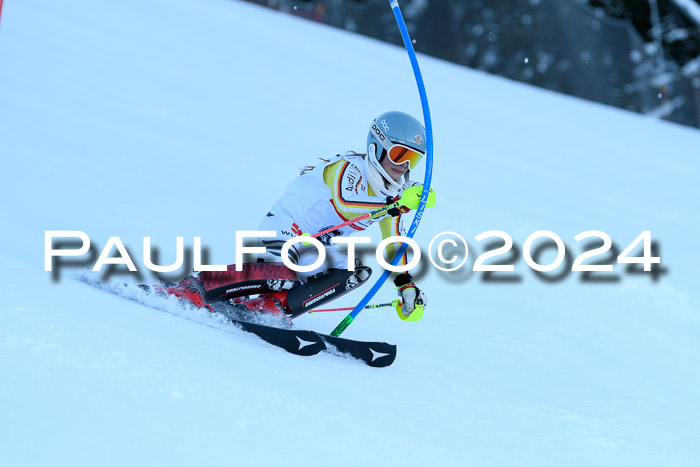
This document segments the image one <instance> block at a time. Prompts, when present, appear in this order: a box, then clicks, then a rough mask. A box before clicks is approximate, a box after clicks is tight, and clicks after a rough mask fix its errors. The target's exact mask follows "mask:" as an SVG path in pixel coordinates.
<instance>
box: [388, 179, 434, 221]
mask: <svg viewBox="0 0 700 467" xmlns="http://www.w3.org/2000/svg"><path fill="white" fill-rule="evenodd" d="M422 195H423V185H421V184H419V183H415V184H413V185H408V183H407V184H406V185H404V190H403V191H402V192H401V194H400V195H397V196H395V197H394V198H391V197H387V199H386V204H393V203H396V202H397V201H398V203H399V205H398V206H397V207H395V208H391V209H389V210H388V211H387V213H388V214H389V215H390V216H394V217H395V216H398V215H400V214H403V213H406V212H408V211H410V210H411V209H418V205H419V204H420V201H421V196H422ZM433 206H435V192H434V191H433V189H432V188H430V191H429V192H428V200H427V202H426V203H425V207H426V208H431V207H433Z"/></svg>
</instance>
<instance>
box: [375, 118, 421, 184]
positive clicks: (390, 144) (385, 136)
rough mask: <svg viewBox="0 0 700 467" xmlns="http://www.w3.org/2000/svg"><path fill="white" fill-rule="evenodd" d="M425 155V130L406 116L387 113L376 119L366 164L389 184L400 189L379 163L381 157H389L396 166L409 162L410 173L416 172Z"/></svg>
mask: <svg viewBox="0 0 700 467" xmlns="http://www.w3.org/2000/svg"><path fill="white" fill-rule="evenodd" d="M390 151H391V152H390ZM426 151H427V145H426V142H425V128H423V125H422V124H421V123H420V122H419V121H418V120H416V119H415V118H413V117H412V116H410V115H408V114H407V113H403V112H397V111H391V112H385V113H383V114H381V115H380V116H378V117H377V118H375V119H374V121H373V122H372V124H371V125H370V128H369V133H368V135H367V160H368V161H369V162H370V164H372V166H373V167H374V168H375V169H377V171H378V172H379V173H380V174H381V175H382V177H384V179H385V180H386V181H387V182H388V183H390V184H392V185H394V186H395V187H396V188H401V186H400V185H399V184H398V183H396V182H395V181H394V180H393V179H392V178H391V177H390V176H389V174H387V173H386V171H385V170H384V168H383V167H382V166H381V164H380V163H379V161H381V160H382V157H390V160H392V162H394V163H395V164H397V165H401V164H404V163H406V162H408V164H409V169H415V168H416V166H417V164H418V162H419V161H420V160H421V158H422V157H423V155H425V153H426Z"/></svg>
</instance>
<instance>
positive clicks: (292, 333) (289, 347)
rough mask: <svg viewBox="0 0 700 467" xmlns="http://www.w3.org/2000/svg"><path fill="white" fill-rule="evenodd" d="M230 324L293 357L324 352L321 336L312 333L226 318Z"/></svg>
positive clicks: (324, 347)
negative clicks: (293, 355)
mask: <svg viewBox="0 0 700 467" xmlns="http://www.w3.org/2000/svg"><path fill="white" fill-rule="evenodd" d="M228 319H229V320H230V321H231V323H232V324H234V325H236V326H238V327H239V328H241V329H243V330H244V331H246V332H250V333H251V334H255V335H256V336H258V337H259V338H260V339H262V340H264V341H265V342H267V343H268V344H272V345H274V346H276V347H280V348H282V349H284V350H286V351H287V352H289V353H293V354H295V355H303V356H306V357H308V356H310V355H316V354H317V353H319V352H321V351H322V350H326V344H325V343H324V342H323V339H322V338H321V336H319V335H318V334H317V333H315V332H313V331H305V330H303V329H283V328H275V327H272V326H266V325H264V324H256V323H249V322H247V321H240V320H237V319H231V318H228Z"/></svg>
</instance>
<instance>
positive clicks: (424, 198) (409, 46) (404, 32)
mask: <svg viewBox="0 0 700 467" xmlns="http://www.w3.org/2000/svg"><path fill="white" fill-rule="evenodd" d="M389 4H390V5H391V9H392V11H393V12H394V17H395V18H396V22H397V24H398V26H399V30H400V31H401V37H402V38H403V43H404V45H405V47H406V52H408V58H409V59H410V60H411V66H412V67H413V74H414V75H415V77H416V84H417V85H418V94H420V101H421V106H422V107H423V120H424V121H425V132H426V139H427V141H426V145H427V151H426V161H425V179H424V180H423V192H422V194H421V200H420V203H419V204H418V209H416V215H415V217H414V218H413V222H412V223H411V227H410V228H409V229H408V233H407V234H406V236H407V237H408V238H413V236H414V235H415V234H416V230H418V225H419V224H420V221H421V219H422V218H423V211H424V210H425V205H426V203H427V202H428V193H429V192H430V182H431V180H432V178H433V124H432V121H431V119H430V108H429V107H428V96H427V95H426V93H425V85H424V84H423V76H422V75H421V72H420V67H419V66H418V59H417V58H416V52H415V50H413V43H412V42H411V37H410V36H409V35H408V29H406V23H405V22H404V20H403V15H402V14H401V8H399V2H398V1H397V0H389ZM406 248H408V244H407V243H402V244H401V247H400V248H399V250H398V252H397V253H396V255H395V256H394V258H393V259H392V260H391V265H392V266H396V265H397V264H398V263H399V261H400V260H401V256H403V254H404V252H405V251H406ZM390 274H391V271H389V270H387V269H385V270H384V272H383V273H382V275H381V276H380V277H379V279H377V282H375V283H374V285H373V286H372V288H371V289H370V290H369V292H367V294H366V295H365V296H364V297H363V298H362V300H360V303H358V304H357V306H355V308H354V309H353V310H352V311H351V312H350V313H348V315H347V316H346V317H345V318H344V319H343V321H341V322H340V324H338V326H336V327H335V329H333V331H332V332H331V336H339V335H340V334H342V332H343V331H345V329H347V327H348V326H350V324H351V323H352V322H353V321H354V320H355V318H356V317H357V315H358V314H360V312H361V311H362V310H363V309H364V308H365V306H366V305H367V304H368V303H369V301H370V300H372V298H373V297H374V295H375V294H376V293H377V291H378V290H379V289H380V288H381V286H382V285H384V282H386V280H387V279H388V278H389V275H390Z"/></svg>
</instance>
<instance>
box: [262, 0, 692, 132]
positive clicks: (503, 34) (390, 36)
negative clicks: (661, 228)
mask: <svg viewBox="0 0 700 467" xmlns="http://www.w3.org/2000/svg"><path fill="white" fill-rule="evenodd" d="M250 1H253V2H255V3H260V4H263V5H266V6H269V7H271V8H277V9H280V10H283V11H288V12H290V13H292V14H296V15H299V16H304V17H306V18H309V19H312V20H315V21H320V22H324V23H326V24H329V25H333V26H336V27H339V28H343V29H346V30H349V31H354V32H357V33H360V34H363V35H367V36H370V37H374V38H377V39H380V40H383V41H387V42H391V43H395V44H402V41H401V36H400V34H399V31H398V28H397V27H396V23H395V20H394V16H393V14H392V11H391V9H390V8H389V5H388V2H387V1H386V0H309V1H307V0H297V1H293V0H250ZM684 1H690V2H694V3H695V4H696V5H698V4H699V3H700V1H699V0H401V1H400V3H401V10H402V12H403V15H404V18H405V19H406V23H407V26H408V28H409V31H410V33H411V36H412V38H413V39H414V40H415V44H414V45H415V48H416V50H417V51H418V52H422V53H425V54H428V55H432V56H435V57H438V58H442V59H445V60H449V61H452V62H455V63H459V64H462V65H465V66H468V67H470V68H475V69H479V70H483V71H486V72H489V73H493V74H497V75H500V76H505V77H507V78H511V79H515V80H518V81H523V82H526V83H530V84H534V85H537V86H541V87H544V88H547V89H551V90H554V91H558V92H563V93H566V94H570V95H574V96H577V97H581V98H584V99H589V100H593V101H597V102H602V103H605V104H609V105H614V106H617V107H621V108H625V109H629V110H633V111H636V112H641V113H653V114H657V115H659V116H663V117H665V118H669V119H670V120H673V121H675V122H678V123H682V124H686V125H692V126H698V127H700V22H698V21H700V17H698V18H696V17H694V16H693V15H692V14H690V13H689V12H687V11H684V9H683V8H681V7H679V5H678V3H682V2H684ZM699 11H700V10H699ZM656 13H658V15H656Z"/></svg>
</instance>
